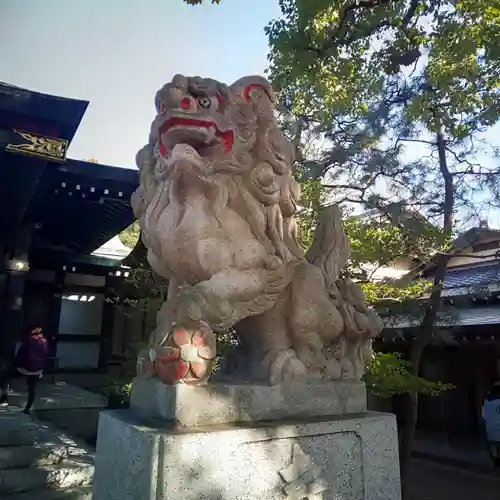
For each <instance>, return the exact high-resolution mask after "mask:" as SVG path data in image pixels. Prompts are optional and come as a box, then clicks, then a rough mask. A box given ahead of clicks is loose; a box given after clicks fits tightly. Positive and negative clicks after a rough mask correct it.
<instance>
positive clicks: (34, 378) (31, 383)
mask: <svg viewBox="0 0 500 500" xmlns="http://www.w3.org/2000/svg"><path fill="white" fill-rule="evenodd" d="M38 380H39V377H38V375H28V376H27V377H26V383H27V385H28V399H27V401H26V407H25V408H24V411H30V409H31V407H32V406H33V402H34V401H35V392H36V386H37V384H38Z"/></svg>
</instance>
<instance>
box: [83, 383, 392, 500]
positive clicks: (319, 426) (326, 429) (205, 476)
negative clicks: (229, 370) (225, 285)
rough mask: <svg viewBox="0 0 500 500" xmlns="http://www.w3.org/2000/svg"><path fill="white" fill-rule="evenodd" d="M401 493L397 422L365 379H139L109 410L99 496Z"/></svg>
mask: <svg viewBox="0 0 500 500" xmlns="http://www.w3.org/2000/svg"><path fill="white" fill-rule="evenodd" d="M287 498H289V499H295V500H303V499H308V500H320V499H322V500H339V499H342V500H400V499H401V493H400V481H399V461H398V443H397V431H396V421H395V418H394V416H393V415H389V414H384V413H372V412H367V411H366V397H365V389H364V385H363V384H362V383H314V384H296V383H295V384H294V383H291V384H283V385H279V386H259V385H236V384H235V385H224V384H210V385H207V386H204V387H188V386H182V385H180V386H175V387H165V386H164V385H163V384H161V383H159V382H158V383H157V382H156V381H154V380H151V379H150V380H144V379H143V380H136V381H135V383H134V387H133V392H132V409H131V410H120V411H111V412H103V413H101V417H100V423H99V435H98V441H97V457H96V473H95V477H94V485H93V499H94V500H114V499H120V500H201V499H214V500H215V499H218V500H279V499H283V500H284V499H287Z"/></svg>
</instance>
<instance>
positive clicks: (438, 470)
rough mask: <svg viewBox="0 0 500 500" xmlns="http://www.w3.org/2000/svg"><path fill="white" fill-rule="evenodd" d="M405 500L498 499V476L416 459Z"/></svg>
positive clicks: (499, 495)
mask: <svg viewBox="0 0 500 500" xmlns="http://www.w3.org/2000/svg"><path fill="white" fill-rule="evenodd" d="M409 474H410V475H409V479H408V486H407V492H406V493H407V494H406V495H405V499H404V500H499V499H500V471H499V473H498V475H489V474H482V473H478V472H472V471H466V470H462V469H457V468H455V467H452V466H448V465H442V464H437V463H433V462H427V461H424V460H417V459H414V460H413V463H412V468H411V471H410V473H409Z"/></svg>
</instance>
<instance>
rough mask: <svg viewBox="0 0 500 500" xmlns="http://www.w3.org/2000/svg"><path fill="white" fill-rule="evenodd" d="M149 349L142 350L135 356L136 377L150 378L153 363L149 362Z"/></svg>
mask: <svg viewBox="0 0 500 500" xmlns="http://www.w3.org/2000/svg"><path fill="white" fill-rule="evenodd" d="M149 351H150V350H149V349H144V350H143V351H141V352H139V355H138V356H137V376H138V377H145V378H151V377H152V376H153V375H154V373H155V370H154V363H153V362H152V361H151V357H150V353H149Z"/></svg>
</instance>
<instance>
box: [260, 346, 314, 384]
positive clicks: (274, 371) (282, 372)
mask: <svg viewBox="0 0 500 500" xmlns="http://www.w3.org/2000/svg"><path fill="white" fill-rule="evenodd" d="M263 365H264V366H265V365H267V366H268V379H269V383H270V384H272V385H274V384H279V383H280V382H283V381H285V380H300V379H305V378H306V377H307V368H306V366H305V365H304V363H303V362H302V361H301V360H300V359H298V358H297V356H296V354H295V352H294V351H293V350H292V349H289V350H286V351H271V352H269V353H268V354H267V355H266V357H265V359H264V362H263Z"/></svg>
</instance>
